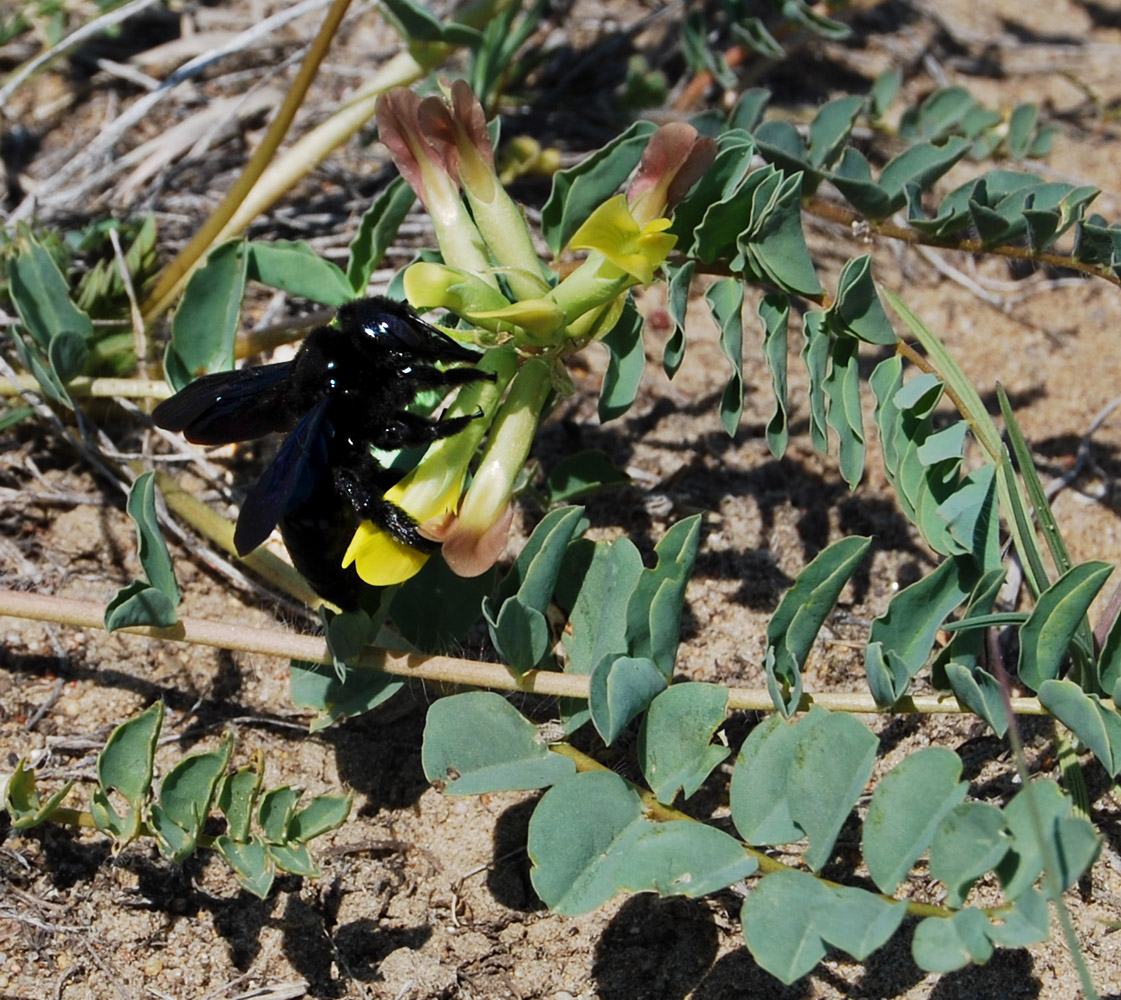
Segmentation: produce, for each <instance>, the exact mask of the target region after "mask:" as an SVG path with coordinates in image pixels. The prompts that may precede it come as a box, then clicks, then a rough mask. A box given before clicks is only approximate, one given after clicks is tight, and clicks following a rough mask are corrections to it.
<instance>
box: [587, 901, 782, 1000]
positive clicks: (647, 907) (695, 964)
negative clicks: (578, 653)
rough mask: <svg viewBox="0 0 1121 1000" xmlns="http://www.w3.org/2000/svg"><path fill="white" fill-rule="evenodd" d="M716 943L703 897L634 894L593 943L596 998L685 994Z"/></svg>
mask: <svg viewBox="0 0 1121 1000" xmlns="http://www.w3.org/2000/svg"><path fill="white" fill-rule="evenodd" d="M718 943H719V935H718V932H717V929H716V924H715V921H714V918H713V913H712V910H711V908H710V907H709V906H707V905H706V904H705V903H704V902H701V901H698V900H691V899H682V898H680V897H677V898H672V899H659V898H658V897H657V896H654V895H652V894H650V893H642V894H640V895H637V896H632V897H631V898H630V899H628V900H627V901H626V902H625V903H624V904H623V905H622V906H621V907H620V909H619V911H618V913H616V914H615V916H614V917H613V918H612V920H611V921H610V923H609V924H608V925H607V927H606V928H605V929H604V930H603V932H602V933H601V934H600V937H599V940H598V942H597V943H596V946H595V961H594V963H593V965H592V976H593V977H594V978H595V980H596V983H597V985H598V987H599V992H598V994H597V995H598V996H599V997H600V1000H678V998H682V997H685V996H686V995H688V994H690V992H691V991H693V990H694V989H696V987H697V984H698V982H700V980H701V979H702V977H704V976H705V973H706V971H707V970H708V969H709V967H710V966H711V965H712V962H713V960H714V959H715V958H716V953H717V948H718ZM693 995H694V996H697V995H698V994H693ZM739 995H740V996H750V995H754V994H750V993H748V994H742V993H741V994H739ZM760 995H763V994H760ZM767 995H769V994H767Z"/></svg>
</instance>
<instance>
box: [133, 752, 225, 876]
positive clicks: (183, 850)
mask: <svg viewBox="0 0 1121 1000" xmlns="http://www.w3.org/2000/svg"><path fill="white" fill-rule="evenodd" d="M232 750H233V737H232V736H231V735H230V734H229V733H227V734H226V735H225V736H224V737H223V738H222V743H221V745H220V746H219V747H218V748H217V749H216V750H210V751H207V752H205V753H196V754H191V755H190V756H188V757H184V758H183V759H182V760H181V761H180V762H179V763H178V764H176V765H175V767H173V768H172V769H171V770H170V771H169V772H168V773H167V775H166V777H165V778H164V779H163V781H162V782H160V793H159V800H158V801H157V802H154V803H153V804H152V809H151V822H152V827H153V830H154V831H155V834H156V840H157V842H158V843H159V846H160V852H161V853H162V854H163V855H164V856H165V857H168V858H170V859H171V860H172V861H182V860H183V859H184V858H186V857H187V856H188V855H189V854H191V853H192V852H193V851H194V849H195V846H196V844H197V843H198V837H199V834H201V833H202V827H203V824H204V823H205V822H206V817H207V815H208V814H209V812H210V805H211V803H212V802H213V801H214V793H215V790H216V788H217V786H218V782H219V780H220V779H221V778H222V775H223V774H224V773H225V771H226V767H227V766H228V765H229V762H230V754H231V752H232Z"/></svg>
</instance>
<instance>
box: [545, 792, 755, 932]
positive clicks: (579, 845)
mask: <svg viewBox="0 0 1121 1000" xmlns="http://www.w3.org/2000/svg"><path fill="white" fill-rule="evenodd" d="M529 857H530V860H531V861H532V862H533V869H532V871H531V872H530V878H531V879H532V880H533V888H534V889H535V890H536V891H537V894H538V895H539V896H540V897H541V899H542V900H544V902H545V903H546V904H548V906H549V907H550V909H553V910H556V911H557V912H558V913H565V914H577V913H586V912H588V911H589V910H593V909H595V908H596V907H597V906H599V905H601V904H602V903H605V902H607V900H609V899H610V898H611V897H612V896H614V895H616V894H617V893H619V892H624V891H625V892H657V893H658V894H659V895H663V896H688V897H696V896H703V895H705V894H707V893H710V892H714V891H715V890H717V889H720V888H723V887H724V886H727V885H731V884H732V883H733V882H737V881H739V880H740V879H742V878H746V877H747V876H748V875H751V874H752V873H753V872H754V871H755V870H756V868H757V867H758V864H757V862H756V861H755V859H754V858H753V857H751V856H750V855H749V854H747V853H746V852H745V851H744V849H743V847H742V846H741V845H740V844H738V843H737V842H736V840H735V838H734V837H730V836H729V835H728V834H726V833H723V832H722V831H720V830H717V829H715V828H714V827H710V826H705V825H703V824H700V823H694V822H693V821H692V820H668V821H666V822H662V823H657V822H654V821H652V820H651V819H649V818H648V817H647V816H646V814H645V812H644V810H643V805H642V799H641V798H640V797H639V796H638V794H637V793H636V792H635V791H634V790H633V789H631V788H629V787H628V786H627V784H626V782H625V781H623V779H622V778H620V777H619V776H618V775H617V774H612V773H611V772H609V771H596V772H588V773H582V774H577V775H574V776H573V777H571V778H567V779H565V780H564V781H562V782H560V783H559V784H557V785H554V786H553V787H552V788H551V789H549V791H548V792H546V793H545V795H544V796H543V797H542V799H541V801H540V802H539V803H538V805H537V808H536V809H535V810H534V812H533V817H532V818H531V819H530V821H529Z"/></svg>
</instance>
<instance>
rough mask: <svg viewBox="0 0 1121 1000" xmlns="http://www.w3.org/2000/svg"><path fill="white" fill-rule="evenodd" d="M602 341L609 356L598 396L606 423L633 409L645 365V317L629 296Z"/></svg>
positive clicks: (600, 409) (603, 419) (601, 413)
mask: <svg viewBox="0 0 1121 1000" xmlns="http://www.w3.org/2000/svg"><path fill="white" fill-rule="evenodd" d="M600 343H601V344H603V346H604V347H606V348H607V354H608V358H607V371H606V372H605V373H604V376H603V387H602V389H601V390H600V396H599V419H600V421H601V422H602V423H607V421H609V420H614V419H615V418H616V417H621V416H622V415H623V414H624V413H626V412H627V410H629V409H630V408H631V404H632V403H633V402H634V400H635V397H636V396H637V395H638V387H639V385H640V384H641V383H642V373H643V371H644V370H645V367H646V352H645V351H644V349H643V341H642V317H641V316H640V315H639V314H638V310H637V309H635V308H634V305H633V304H632V303H631V302H630V300H629V299H628V301H627V304H626V306H625V307H624V309H623V315H622V316H621V317H620V318H619V321H618V322H617V323H616V324H615V326H614V327H613V328H612V329H611V332H610V333H608V334H607V336H605V337H601V338H600Z"/></svg>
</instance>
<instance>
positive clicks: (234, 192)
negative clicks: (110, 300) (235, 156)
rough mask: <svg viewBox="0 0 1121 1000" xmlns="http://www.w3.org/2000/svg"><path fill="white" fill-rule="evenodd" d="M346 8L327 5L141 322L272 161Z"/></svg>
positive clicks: (163, 303) (161, 303)
mask: <svg viewBox="0 0 1121 1000" xmlns="http://www.w3.org/2000/svg"><path fill="white" fill-rule="evenodd" d="M349 6H350V0H334V3H332V4H331V7H330V9H329V10H328V11H327V16H326V17H325V18H324V19H323V24H322V25H321V26H320V28H319V31H318V33H317V34H316V36H315V39H314V41H313V42H312V43H311V48H310V49H309V50H308V54H307V57H306V58H305V59H304V61H303V64H302V65H301V66H300V70H299V72H298V73H297V74H296V79H295V80H293V81H292V86H291V87H290V88H289V90H288V93H287V94H286V95H285V97H284V102H283V103H282V104H281V106H280V109H279V110H278V111H277V113H276V117H275V118H274V119H273V120H272V122H271V124H270V125H269V127H268V131H267V132H265V136H264V138H263V139H262V140H261V144H260V145H259V146H258V147H257V148H256V149H255V150H254V151H253V155H252V156H251V157H250V158H249V162H248V163H247V164H246V165H245V170H243V171H242V174H241V176H240V177H238V179H237V181H236V182H235V183H234V186H233V187H232V188H230V190H229V192H228V193H227V195H226V197H225V198H223V199H222V204H221V205H219V206H218V208H217V209H216V210H215V211H214V213H213V214H212V215H211V216H210V218H209V219H207V220H206V222H205V223H203V226H202V228H201V229H199V231H198V232H197V233H195V235H194V237H193V238H192V239H191V242H190V243H188V244H187V246H185V247H184V248H183V249H182V250H181V251H180V252H179V254H178V256H177V257H176V258H175V259H174V260H173V261H172V262H171V263H170V264H169V265H168V266H167V267H166V268H165V269H164V271H163V273H162V274H161V275H160V277H159V280H158V281H157V282H156V287H155V288H154V289H152V293H151V295H149V297H148V300H147V301H146V302H145V303H144V307H143V310H142V311H143V313H144V319H145V321H146V322H148V323H149V324H150V323H151V322H152V320H153V319H154V318H155V317H157V316H159V315H160V313H162V312H163V311H164V310H165V309H166V308H167V307H168V306H169V305H170V304H171V301H172V299H173V298H174V296H175V293H176V292H177V290H178V289H179V287H180V285H181V284H182V283H183V281H185V280H186V277H187V275H188V274H189V273H190V271H191V269H192V268H193V267H194V266H195V264H197V263H198V262H199V261H200V260H201V259H202V258H203V257H204V256H205V255H206V252H207V251H208V250H209V249H210V248H211V247H212V246H213V245H214V244H215V242H216V241H217V238H218V236H219V235H220V234H221V232H222V229H223V227H224V226H225V225H226V223H227V222H228V221H229V219H230V217H231V216H232V215H233V214H234V213H235V212H236V210H237V208H238V206H239V205H240V204H241V203H242V202H243V201H244V200H245V199H246V197H247V196H248V195H249V192H250V191H251V190H252V189H253V186H254V185H255V184H256V183H257V180H258V179H259V178H260V176H261V175H262V174H263V173H264V172H265V168H266V167H267V166H268V165H269V161H270V160H272V158H273V156H274V155H275V154H276V151H277V149H279V148H280V143H281V142H282V141H283V139H284V136H285V135H287V133H288V129H289V127H290V126H291V124H292V121H293V120H294V119H295V117H296V112H297V111H299V110H300V105H301V104H302V103H303V100H304V97H305V96H306V94H307V90H308V88H309V87H310V86H311V82H312V80H314V79H315V74H316V73H317V72H318V71H319V65H320V63H321V62H323V60H324V58H326V56H327V50H328V49H329V48H330V46H331V40H332V39H333V38H334V37H335V32H337V31H338V29H339V25H340V24H341V23H342V19H343V15H345V14H346V11H347V8H348V7H349Z"/></svg>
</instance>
